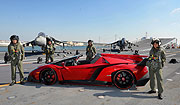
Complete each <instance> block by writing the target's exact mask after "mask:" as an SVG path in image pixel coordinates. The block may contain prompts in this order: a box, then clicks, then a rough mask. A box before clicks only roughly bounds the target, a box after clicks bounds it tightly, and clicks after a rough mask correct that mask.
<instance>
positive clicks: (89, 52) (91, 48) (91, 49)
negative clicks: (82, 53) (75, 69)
mask: <svg viewBox="0 0 180 105" xmlns="http://www.w3.org/2000/svg"><path fill="white" fill-rule="evenodd" d="M95 54H96V48H95V47H94V46H93V45H92V46H89V45H88V46H87V48H86V55H87V57H86V60H91V59H92V58H93V57H94V55H95Z"/></svg>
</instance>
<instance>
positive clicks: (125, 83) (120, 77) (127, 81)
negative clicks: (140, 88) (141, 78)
mask: <svg viewBox="0 0 180 105" xmlns="http://www.w3.org/2000/svg"><path fill="white" fill-rule="evenodd" d="M113 83H114V85H115V86H116V87H117V88H120V89H129V88H131V87H132V85H133V84H134V76H133V74H132V73H131V72H130V71H128V70H120V71H118V72H116V73H115V74H114V76H113Z"/></svg>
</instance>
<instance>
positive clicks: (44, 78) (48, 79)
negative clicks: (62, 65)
mask: <svg viewBox="0 0 180 105" xmlns="http://www.w3.org/2000/svg"><path fill="white" fill-rule="evenodd" d="M40 79H41V82H42V83H44V84H45V85H53V84H55V83H56V82H57V75H56V72H55V71H54V70H53V69H51V68H46V69H45V70H43V71H42V72H41V74H40Z"/></svg>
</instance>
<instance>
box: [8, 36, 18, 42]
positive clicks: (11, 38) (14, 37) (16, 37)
mask: <svg viewBox="0 0 180 105" xmlns="http://www.w3.org/2000/svg"><path fill="white" fill-rule="evenodd" d="M10 40H11V41H12V40H17V41H19V37H18V36H17V35H12V36H11V37H10Z"/></svg>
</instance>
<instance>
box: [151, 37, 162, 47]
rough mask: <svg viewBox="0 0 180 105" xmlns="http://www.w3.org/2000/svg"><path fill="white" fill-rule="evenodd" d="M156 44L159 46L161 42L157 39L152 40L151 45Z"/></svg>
mask: <svg viewBox="0 0 180 105" xmlns="http://www.w3.org/2000/svg"><path fill="white" fill-rule="evenodd" d="M154 43H157V44H158V45H159V46H160V45H161V40H160V39H159V38H153V39H152V42H151V44H154Z"/></svg>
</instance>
